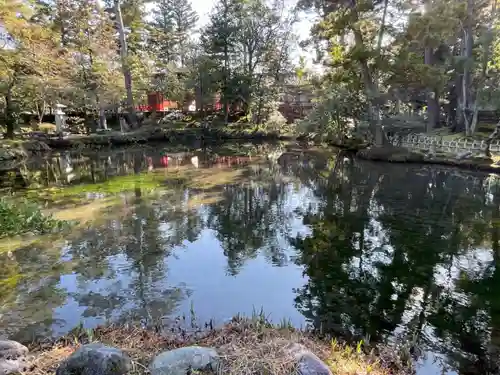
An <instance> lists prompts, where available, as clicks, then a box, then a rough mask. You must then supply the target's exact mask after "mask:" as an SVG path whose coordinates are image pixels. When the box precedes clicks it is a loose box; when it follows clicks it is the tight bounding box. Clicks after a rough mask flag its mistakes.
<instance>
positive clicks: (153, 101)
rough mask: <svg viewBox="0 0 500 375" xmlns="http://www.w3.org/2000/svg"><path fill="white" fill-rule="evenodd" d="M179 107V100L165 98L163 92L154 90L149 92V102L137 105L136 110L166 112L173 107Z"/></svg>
mask: <svg viewBox="0 0 500 375" xmlns="http://www.w3.org/2000/svg"><path fill="white" fill-rule="evenodd" d="M178 107H179V105H178V103H177V102H175V101H173V100H170V99H165V98H164V97H163V94H162V93H160V92H152V93H150V94H148V103H147V104H139V105H138V106H137V107H136V110H138V111H141V112H153V111H155V112H166V111H170V110H172V109H177V108H178Z"/></svg>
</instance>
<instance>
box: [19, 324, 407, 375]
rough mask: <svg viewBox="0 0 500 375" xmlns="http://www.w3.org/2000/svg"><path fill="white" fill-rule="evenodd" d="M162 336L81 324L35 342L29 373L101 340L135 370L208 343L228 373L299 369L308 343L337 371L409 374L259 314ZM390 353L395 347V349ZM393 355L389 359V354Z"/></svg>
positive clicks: (51, 367) (39, 373)
mask: <svg viewBox="0 0 500 375" xmlns="http://www.w3.org/2000/svg"><path fill="white" fill-rule="evenodd" d="M172 331H175V332H178V334H174V333H171V334H168V335H161V334H159V333H157V332H156V331H151V330H146V329H143V328H134V327H123V326H120V327H118V326H108V327H100V328H97V329H95V330H83V329H81V328H80V329H79V330H76V331H75V332H73V333H72V334H70V335H68V336H66V337H63V338H61V339H59V340H57V341H56V342H48V343H38V344H33V345H32V347H31V348H30V349H31V352H32V353H33V355H32V360H31V361H30V366H29V370H28V371H27V372H26V373H25V374H26V375H28V374H29V375H48V374H54V373H55V371H56V369H57V367H58V365H59V363H61V362H62V361H64V360H65V359H66V358H67V357H68V356H69V355H71V353H73V352H74V351H75V350H76V349H77V348H78V347H79V346H80V345H82V344H85V343H89V342H95V341H98V342H102V343H104V344H107V345H110V346H114V347H118V348H121V349H123V350H124V351H126V352H127V353H128V354H129V356H130V357H131V358H132V361H133V364H134V370H133V372H132V374H136V375H144V374H148V373H149V370H148V368H147V366H148V364H149V363H150V362H151V360H152V358H153V357H154V356H155V355H156V354H158V353H160V352H162V351H165V350H171V349H175V348H179V347H183V346H188V345H201V346H210V347H214V348H216V349H217V351H218V353H219V354H220V359H221V361H220V367H219V369H217V370H218V371H217V373H218V374H225V375H257V374H266V375H285V374H286V375H290V374H294V373H296V371H295V361H294V359H293V358H292V354H291V352H290V351H289V350H288V349H289V346H290V344H291V343H299V344H302V345H304V346H305V347H307V348H308V349H309V350H311V351H312V352H313V353H315V354H316V355H317V356H318V357H319V358H321V359H322V360H323V361H325V363H327V364H328V366H329V367H330V368H331V370H332V372H333V374H334V375H368V374H371V375H389V374H407V373H409V372H410V370H409V369H408V368H406V369H395V367H394V363H395V361H394V354H391V355H390V356H387V355H382V356H378V357H376V356H374V355H373V353H368V354H367V353H365V352H364V350H363V349H362V347H361V344H359V345H358V347H357V348H355V349H353V348H351V347H349V346H344V345H340V344H338V343H337V342H336V341H334V342H333V343H329V342H327V341H323V340H319V339H318V338H315V337H314V336H312V335H310V334H309V333H307V332H302V331H297V330H294V329H292V328H286V327H282V328H280V327H277V326H274V327H273V326H271V325H270V324H269V323H267V322H265V321H264V320H261V319H255V318H252V319H240V318H235V319H233V321H232V322H230V323H228V324H226V325H224V326H223V327H221V328H219V329H215V330H207V331H205V332H202V333H201V332H200V331H198V333H197V334H186V332H185V331H184V330H182V329H179V330H172ZM391 352H392V351H391ZM389 357H391V358H389Z"/></svg>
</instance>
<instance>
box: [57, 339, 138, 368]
mask: <svg viewBox="0 0 500 375" xmlns="http://www.w3.org/2000/svg"><path fill="white" fill-rule="evenodd" d="M131 369H132V361H131V359H130V357H129V356H128V355H127V354H126V353H125V352H123V351H122V350H120V349H117V348H113V347H110V346H106V345H104V344H101V343H93V344H88V345H83V346H82V347H80V348H79V349H78V350H77V351H76V352H74V353H73V354H71V355H70V356H69V357H68V359H66V361H64V362H63V363H62V364H61V365H60V366H59V368H58V369H57V371H56V375H124V374H126V373H127V372H129V371H130V370H131Z"/></svg>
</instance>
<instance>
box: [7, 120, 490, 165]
mask: <svg viewBox="0 0 500 375" xmlns="http://www.w3.org/2000/svg"><path fill="white" fill-rule="evenodd" d="M306 140H307V137H306V136H290V135H279V134H275V133H263V132H253V133H248V132H242V131H230V130H229V129H217V128H216V129H196V128H194V129H180V130H176V129H162V128H154V129H139V130H137V131H134V132H129V133H123V134H122V133H117V132H110V134H92V135H87V136H70V137H67V138H46V139H43V138H42V139H18V140H6V141H5V142H4V144H3V145H2V143H0V163H2V164H7V165H8V164H12V163H17V162H20V161H22V160H26V159H28V158H30V157H33V156H43V155H45V154H48V153H50V152H54V151H65V150H66V151H70V150H74V151H82V150H83V149H87V150H89V151H91V150H99V149H102V148H104V147H107V148H115V147H116V148H119V147H124V146H129V145H134V144H138V145H140V144H148V143H151V144H155V143H171V144H183V143H189V142H195V141H203V142H209V143H210V142H218V141H222V142H228V141H256V142H259V141H260V142H266V141H267V142H273V141H298V142H301V141H306ZM328 144H329V145H330V146H331V147H335V148H338V149H341V150H343V151H346V152H349V153H352V154H354V155H355V156H356V157H358V158H359V159H362V160H370V161H377V162H388V163H398V164H405V163H407V164H422V165H426V164H427V165H440V166H445V167H454V168H460V169H464V170H470V171H480V172H487V173H500V164H496V163H495V161H494V160H493V159H491V158H486V157H474V158H464V159H461V158H458V157H457V155H455V154H452V153H450V154H444V153H437V154H436V155H432V156H429V155H427V154H425V153H423V152H421V151H415V150H412V149H410V148H405V147H397V146H392V145H389V146H384V147H367V145H365V144H363V143H360V142H356V141H354V142H352V143H342V144H341V143H338V142H329V143H328ZM0 169H9V168H5V167H4V168H0Z"/></svg>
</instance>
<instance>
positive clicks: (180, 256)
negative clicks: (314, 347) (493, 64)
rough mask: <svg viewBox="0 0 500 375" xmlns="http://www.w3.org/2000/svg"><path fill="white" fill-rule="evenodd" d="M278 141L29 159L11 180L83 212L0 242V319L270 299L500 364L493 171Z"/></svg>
mask: <svg viewBox="0 0 500 375" xmlns="http://www.w3.org/2000/svg"><path fill="white" fill-rule="evenodd" d="M277 147H278V146H266V145H259V146H254V145H229V146H226V149H218V148H212V149H205V150H196V151H189V150H188V151H182V152H178V151H172V150H168V149H163V150H161V149H140V150H131V149H129V150H121V151H116V152H113V153H96V154H88V155H69V154H66V155H61V156H58V157H55V158H53V159H47V160H45V161H42V162H41V163H38V164H30V165H26V166H24V167H22V168H24V171H23V170H22V174H23V176H24V179H25V181H26V184H25V185H26V186H27V187H28V189H27V190H22V191H19V192H18V194H21V195H23V196H28V197H30V199H37V200H39V201H41V202H43V203H44V204H46V206H47V209H48V210H49V211H51V212H53V213H54V214H55V215H56V216H60V217H64V218H74V217H76V218H78V219H79V220H81V221H82V224H81V225H79V226H77V227H75V229H74V231H73V232H72V233H70V234H69V235H68V236H67V237H65V238H57V239H54V238H41V239H37V242H33V241H31V242H28V243H23V242H22V241H21V242H13V244H14V245H12V248H11V249H10V250H11V251H10V252H3V253H0V258H1V261H2V265H3V267H2V269H1V271H0V300H1V301H2V307H1V309H0V313H1V314H2V321H1V324H0V329H1V330H2V331H3V332H4V333H5V334H6V335H10V336H13V337H21V338H24V339H26V338H29V337H31V336H32V335H38V334H52V335H58V334H62V333H65V332H67V331H68V330H70V329H71V328H73V327H74V326H76V325H77V324H78V323H79V322H80V321H83V322H84V324H85V325H86V326H93V325H96V324H99V323H103V322H105V321H109V320H117V321H143V322H145V324H149V323H151V322H155V321H157V320H158V319H160V318H161V317H169V316H170V317H172V316H175V315H178V314H186V313H188V312H189V310H190V309H192V308H193V306H194V309H195V311H196V314H197V316H198V318H201V319H206V320H208V319H210V318H215V319H216V320H218V321H219V322H220V321H222V320H224V319H227V318H229V317H230V316H231V315H234V314H236V313H238V312H241V313H250V312H251V310H252V309H253V308H254V307H255V306H256V307H258V308H260V306H263V308H264V310H265V311H266V312H267V313H270V314H271V317H272V318H274V319H275V320H280V319H281V318H283V317H289V318H290V320H291V321H292V323H294V324H295V325H304V324H307V325H309V326H310V327H311V328H312V329H315V330H318V331H319V332H322V333H333V334H335V335H341V336H343V337H345V338H347V339H349V340H352V341H355V340H359V339H364V340H367V339H369V340H370V341H371V342H384V343H394V342H399V343H403V344H404V345H405V347H406V348H407V349H408V351H409V352H410V353H411V354H412V355H413V357H414V358H415V359H416V360H417V361H418V363H419V370H418V371H419V373H421V374H440V373H441V371H451V373H457V374H494V373H498V371H499V369H498V367H497V364H496V363H495V362H496V361H497V359H498V353H499V348H500V292H499V291H498V288H496V286H498V285H500V263H499V262H500V243H499V241H500V184H499V181H500V180H499V179H498V178H496V177H494V176H488V175H485V174H471V173H466V172H461V171H456V170H453V169H440V168H429V167H420V166H405V165H391V164H375V163H370V162H365V161H360V160H356V159H350V158H347V157H345V156H342V155H337V154H335V153H326V152H320V151H316V152H313V151H310V150H307V151H304V150H298V149H293V150H291V149H290V147H288V146H286V147H284V146H280V147H279V148H278V149H277ZM285 149H286V150H285ZM283 151H286V152H284V153H283ZM13 199H15V197H14V198H13Z"/></svg>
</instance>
